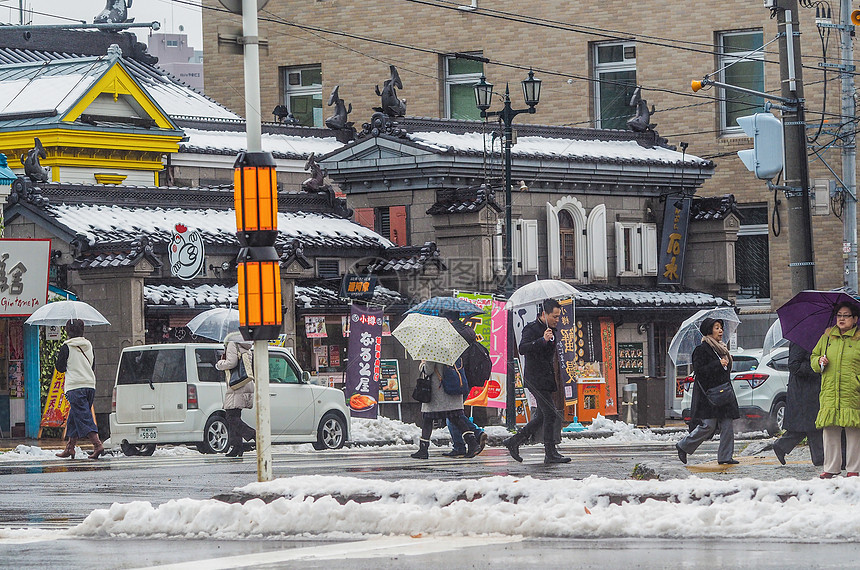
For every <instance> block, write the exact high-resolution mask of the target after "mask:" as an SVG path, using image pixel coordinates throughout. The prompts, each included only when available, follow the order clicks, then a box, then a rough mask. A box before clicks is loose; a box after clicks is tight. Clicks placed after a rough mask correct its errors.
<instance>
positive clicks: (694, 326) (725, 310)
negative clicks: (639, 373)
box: [669, 307, 741, 366]
mask: <svg viewBox="0 0 860 570" xmlns="http://www.w3.org/2000/svg"><path fill="white" fill-rule="evenodd" d="M707 318H711V319H720V320H722V321H723V330H724V331H725V332H724V334H723V339H728V338H730V337H731V336H732V335H734V334H735V331H737V330H738V325H739V324H740V323H741V321H740V319H738V315H737V314H736V313H735V310H734V309H733V308H731V307H719V308H717V309H703V310H701V311H699V312H698V313H696V314H695V315H693V316H692V317H690V318H689V319H687V320H686V321H684V322H683V323H681V326H680V327H679V328H678V332H677V333H675V336H673V337H672V342H670V343H669V357H670V358H671V359H672V362H674V363H675V365H676V366H681V365H683V364H690V363H691V360H690V357H691V356H692V354H693V350H694V349H695V348H696V347H697V346H699V345H700V344H701V343H702V333H701V332H699V326H701V324H702V321H704V320H705V319H707Z"/></svg>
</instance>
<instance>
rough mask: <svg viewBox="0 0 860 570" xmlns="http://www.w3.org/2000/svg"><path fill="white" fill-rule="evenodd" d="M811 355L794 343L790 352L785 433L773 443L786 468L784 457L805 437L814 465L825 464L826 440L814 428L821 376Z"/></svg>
mask: <svg viewBox="0 0 860 570" xmlns="http://www.w3.org/2000/svg"><path fill="white" fill-rule="evenodd" d="M810 357H811V354H810V353H809V352H808V351H807V350H805V349H804V348H803V347H802V346H800V345H797V344H794V343H791V346H790V347H789V349H788V374H789V376H788V395H787V396H786V401H785V417H784V418H783V422H782V427H783V429H784V430H785V433H784V434H783V436H782V437H781V438H779V439H778V440H776V441H775V442H774V444H773V452H774V454H776V458H777V459H779V462H780V463H782V464H783V465H785V456H786V455H788V454H789V453H791V450H792V449H794V447H795V446H796V445H797V444H798V443H800V442H801V441H802V440H803V438H804V437H805V438H806V440H807V442H808V443H809V453H810V455H811V456H812V464H813V465H816V466H818V467H820V466H822V465H824V441H823V439H822V432H821V430H820V429H815V418H816V417H818V395H819V392H821V374H819V373H818V372H816V371H814V370H813V369H812V364H811V361H810Z"/></svg>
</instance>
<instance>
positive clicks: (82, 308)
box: [24, 301, 110, 327]
mask: <svg viewBox="0 0 860 570" xmlns="http://www.w3.org/2000/svg"><path fill="white" fill-rule="evenodd" d="M72 319H79V320H82V321H84V324H85V325H109V324H110V323H109V322H108V320H107V319H106V318H104V316H102V314H101V313H100V312H98V311H97V310H95V309H94V308H93V307H92V306H91V305H88V304H87V303H84V302H83V301H54V302H53V303H47V304H45V305H42V306H41V307H39V308H38V309H36V310H35V311H33V314H32V315H30V318H28V319H27V320H26V321H24V322H25V323H27V324H28V325H42V326H46V327H49V326H63V325H65V324H66V322H67V321H70V320H72Z"/></svg>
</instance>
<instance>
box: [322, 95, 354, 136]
mask: <svg viewBox="0 0 860 570" xmlns="http://www.w3.org/2000/svg"><path fill="white" fill-rule="evenodd" d="M338 89H340V85H335V86H334V89H332V92H331V95H330V96H329V98H328V106H329V107H331V106H332V105H334V115H332V116H331V117H329V118H328V119H326V120H325V126H327V127H328V128H330V129H331V130H333V131H334V136H335V138H336V139H337V140H338V142H341V143H343V144H348V143H349V142H351V141H354V140H355V136H356V131H355V127H353V124H354V123H353V122H352V121H350V120H348V119H347V116H348V115H349V114H350V113H352V103H350V104H349V108H347V106H346V102H345V101H344V100H343V99H341V98H340V95H339V94H338Z"/></svg>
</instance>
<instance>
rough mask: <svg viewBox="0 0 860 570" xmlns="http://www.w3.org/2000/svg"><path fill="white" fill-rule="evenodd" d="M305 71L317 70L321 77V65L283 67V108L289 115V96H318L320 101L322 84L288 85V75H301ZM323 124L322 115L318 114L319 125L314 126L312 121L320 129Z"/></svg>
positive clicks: (290, 110) (290, 109)
mask: <svg viewBox="0 0 860 570" xmlns="http://www.w3.org/2000/svg"><path fill="white" fill-rule="evenodd" d="M306 69H319V70H320V76H322V65H298V66H295V67H284V68H283V70H284V106H286V108H287V111H289V112H290V113H292V112H293V110H292V108H291V107H290V97H291V96H303V95H319V96H320V100H322V84H320V85H319V86H317V85H290V73H301V72H302V71H304V70H306ZM323 123H324V119H323V118H322V114H320V123H319V124H316V120H314V126H315V127H322V126H323Z"/></svg>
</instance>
